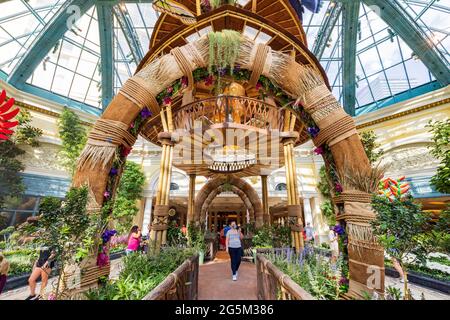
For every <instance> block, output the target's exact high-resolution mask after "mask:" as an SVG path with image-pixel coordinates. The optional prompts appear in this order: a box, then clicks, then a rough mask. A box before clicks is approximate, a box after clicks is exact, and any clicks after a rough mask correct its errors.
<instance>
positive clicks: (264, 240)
mask: <svg viewBox="0 0 450 320" xmlns="http://www.w3.org/2000/svg"><path fill="white" fill-rule="evenodd" d="M252 244H253V247H254V248H283V247H290V246H291V228H290V227H289V226H281V225H273V226H268V225H263V226H262V227H261V228H259V229H257V230H256V232H255V234H254V235H253V238H252Z"/></svg>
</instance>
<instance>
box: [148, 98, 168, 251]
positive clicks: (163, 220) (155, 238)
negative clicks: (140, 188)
mask: <svg viewBox="0 0 450 320" xmlns="http://www.w3.org/2000/svg"><path fill="white" fill-rule="evenodd" d="M161 122H162V124H163V129H164V132H161V133H160V134H159V135H158V139H159V141H160V143H161V144H162V156H161V168H160V175H159V183H158V190H157V193H156V204H155V212H154V215H153V221H152V230H151V232H150V240H151V241H152V243H153V246H154V248H155V249H156V250H159V248H160V246H161V245H164V244H166V238H167V225H168V222H169V193H170V181H171V178H172V159H173V142H172V138H171V137H172V136H171V132H173V122H172V107H171V106H170V105H168V106H166V107H165V110H164V109H163V110H162V111H161Z"/></svg>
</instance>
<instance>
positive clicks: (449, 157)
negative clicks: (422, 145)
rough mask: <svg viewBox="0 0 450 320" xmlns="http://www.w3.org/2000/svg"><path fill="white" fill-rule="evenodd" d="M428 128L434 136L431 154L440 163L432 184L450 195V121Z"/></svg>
mask: <svg viewBox="0 0 450 320" xmlns="http://www.w3.org/2000/svg"><path fill="white" fill-rule="evenodd" d="M427 127H428V128H430V131H431V133H432V134H433V137H432V140H433V145H432V146H431V147H430V149H431V151H430V152H431V154H432V155H433V156H434V157H436V158H437V159H438V160H439V161H440V164H439V166H438V168H437V171H436V174H435V175H434V176H433V177H432V178H431V184H432V185H433V186H434V187H435V188H436V190H437V191H439V192H442V193H450V143H449V141H450V119H447V120H445V121H436V122H430V123H429V124H428V126H427Z"/></svg>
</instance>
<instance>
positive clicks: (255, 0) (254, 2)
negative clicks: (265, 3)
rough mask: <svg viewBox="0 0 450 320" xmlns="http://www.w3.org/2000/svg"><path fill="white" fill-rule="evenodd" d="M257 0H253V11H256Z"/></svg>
mask: <svg viewBox="0 0 450 320" xmlns="http://www.w3.org/2000/svg"><path fill="white" fill-rule="evenodd" d="M256 2H257V0H252V12H253V13H256Z"/></svg>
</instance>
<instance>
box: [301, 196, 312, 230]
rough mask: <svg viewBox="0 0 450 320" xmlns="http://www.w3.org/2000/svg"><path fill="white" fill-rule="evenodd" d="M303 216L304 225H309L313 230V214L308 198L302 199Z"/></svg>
mask: <svg viewBox="0 0 450 320" xmlns="http://www.w3.org/2000/svg"><path fill="white" fill-rule="evenodd" d="M303 214H304V215H305V223H308V222H309V223H310V224H311V226H312V227H313V228H314V227H315V225H314V222H313V213H312V210H311V202H310V201H309V198H303Z"/></svg>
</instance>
